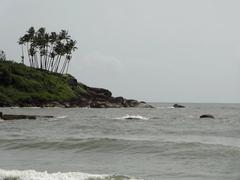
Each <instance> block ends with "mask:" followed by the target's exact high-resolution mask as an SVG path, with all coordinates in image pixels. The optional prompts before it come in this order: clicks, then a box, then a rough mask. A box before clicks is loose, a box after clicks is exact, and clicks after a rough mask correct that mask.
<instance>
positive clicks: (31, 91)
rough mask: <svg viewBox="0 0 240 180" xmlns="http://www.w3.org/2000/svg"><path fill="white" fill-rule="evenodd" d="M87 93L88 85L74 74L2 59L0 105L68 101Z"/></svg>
mask: <svg viewBox="0 0 240 180" xmlns="http://www.w3.org/2000/svg"><path fill="white" fill-rule="evenodd" d="M87 94H88V92H87V86H85V85H83V84H81V83H77V81H76V79H74V78H73V77H72V76H70V75H64V76H63V75H61V74H53V73H49V72H47V71H43V70H37V69H34V68H30V67H27V66H25V65H23V64H18V63H14V62H10V61H0V106H12V105H25V104H38V103H39V104H41V103H43V102H45V103H47V102H53V101H58V102H64V101H71V100H74V99H78V98H79V97H81V96H85V95H87Z"/></svg>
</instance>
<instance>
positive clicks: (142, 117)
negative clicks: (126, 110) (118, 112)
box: [116, 114, 149, 120]
mask: <svg viewBox="0 0 240 180" xmlns="http://www.w3.org/2000/svg"><path fill="white" fill-rule="evenodd" d="M116 119H121V120H124V119H136V120H149V118H148V117H144V116H140V115H128V114H127V115H126V116H123V117H119V118H116Z"/></svg>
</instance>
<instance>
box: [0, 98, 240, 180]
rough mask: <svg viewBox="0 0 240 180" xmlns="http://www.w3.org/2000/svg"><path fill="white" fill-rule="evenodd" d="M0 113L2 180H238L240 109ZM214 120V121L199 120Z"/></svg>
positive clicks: (8, 110) (22, 110)
mask: <svg viewBox="0 0 240 180" xmlns="http://www.w3.org/2000/svg"><path fill="white" fill-rule="evenodd" d="M152 105H153V106H154V107H155V108H110V109H92V108H65V109H64V108H17V107H13V108H0V112H3V113H5V114H27V115H43V116H46V115H47V116H54V118H40V117H39V118H37V119H36V120H12V121H2V120H0V180H240V104H190V103H189V104H183V105H185V106H186V108H172V104H171V103H152ZM202 114H212V115H213V116H214V117H215V119H210V118H206V119H200V118H199V117H200V115H202Z"/></svg>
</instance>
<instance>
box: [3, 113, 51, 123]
mask: <svg viewBox="0 0 240 180" xmlns="http://www.w3.org/2000/svg"><path fill="white" fill-rule="evenodd" d="M53 117H54V116H37V115H16V114H3V113H2V112H0V118H1V119H3V120H5V121H9V120H19V119H29V120H35V119H37V118H53Z"/></svg>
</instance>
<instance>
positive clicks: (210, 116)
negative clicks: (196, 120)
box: [200, 114, 214, 119]
mask: <svg viewBox="0 0 240 180" xmlns="http://www.w3.org/2000/svg"><path fill="white" fill-rule="evenodd" d="M200 118H211V119H214V116H213V115H211V114H203V115H201V116H200Z"/></svg>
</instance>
